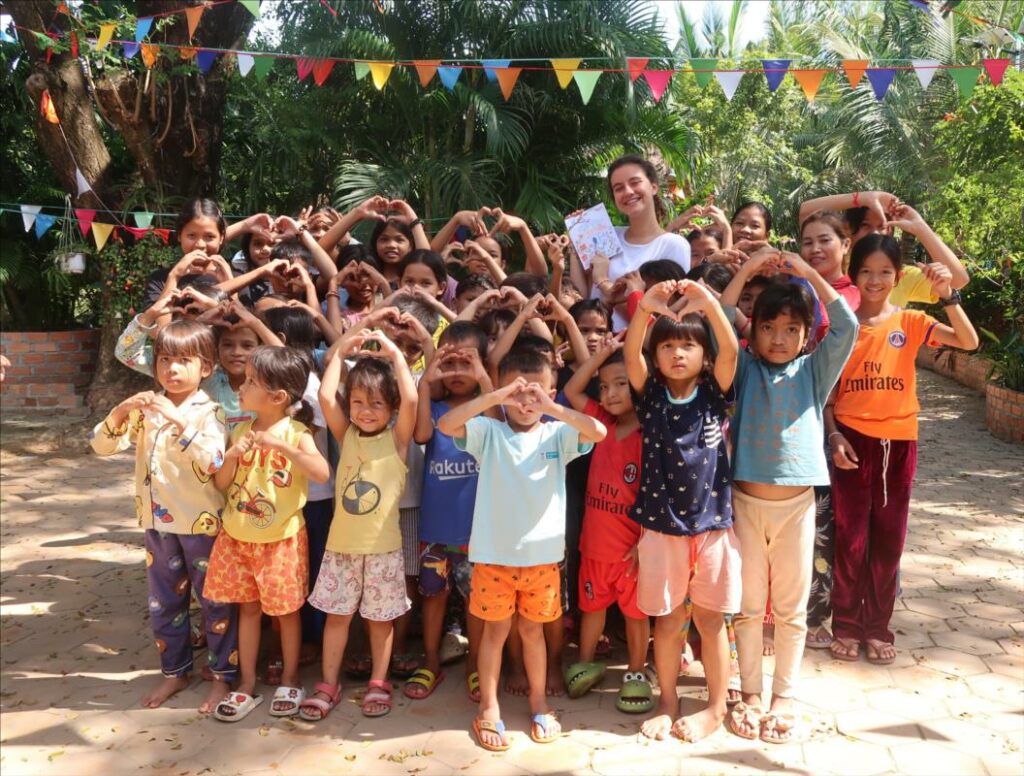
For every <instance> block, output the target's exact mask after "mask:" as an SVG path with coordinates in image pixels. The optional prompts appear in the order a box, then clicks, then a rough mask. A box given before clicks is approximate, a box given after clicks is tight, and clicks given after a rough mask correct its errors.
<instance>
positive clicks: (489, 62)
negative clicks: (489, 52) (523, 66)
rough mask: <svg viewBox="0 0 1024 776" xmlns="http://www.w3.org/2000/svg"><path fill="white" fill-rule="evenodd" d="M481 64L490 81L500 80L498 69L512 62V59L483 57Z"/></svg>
mask: <svg viewBox="0 0 1024 776" xmlns="http://www.w3.org/2000/svg"><path fill="white" fill-rule="evenodd" d="M480 64H481V65H483V66H484V74H485V75H486V76H487V80H488V81H497V80H498V70H500V69H501V68H505V67H508V66H509V65H511V64H512V60H511V59H481V60H480Z"/></svg>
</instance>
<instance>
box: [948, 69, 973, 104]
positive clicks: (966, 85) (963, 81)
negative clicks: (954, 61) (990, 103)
mask: <svg viewBox="0 0 1024 776" xmlns="http://www.w3.org/2000/svg"><path fill="white" fill-rule="evenodd" d="M946 72H947V73H949V76H950V78H952V79H953V80H954V81H956V85H957V88H959V89H960V96H961V97H963V98H964V99H965V100H969V99H970V98H971V94H973V92H974V85H975V84H976V83H978V76H979V75H981V68H980V67H950V68H947V69H946Z"/></svg>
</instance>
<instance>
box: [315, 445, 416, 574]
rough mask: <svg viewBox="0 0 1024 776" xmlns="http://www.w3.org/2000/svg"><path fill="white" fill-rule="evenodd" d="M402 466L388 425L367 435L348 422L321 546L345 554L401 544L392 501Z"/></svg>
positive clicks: (398, 490) (395, 502)
mask: <svg viewBox="0 0 1024 776" xmlns="http://www.w3.org/2000/svg"><path fill="white" fill-rule="evenodd" d="M407 471H408V470H407V469H406V466H405V464H404V463H403V462H402V459H401V458H399V457H398V450H397V449H396V448H395V435H394V432H393V431H392V430H391V429H390V428H387V429H385V430H384V431H382V432H380V433H379V434H377V435H375V436H371V437H368V436H362V435H360V433H359V429H357V428H356V427H355V426H354V425H350V426H349V427H348V431H346V432H345V438H344V439H343V440H342V443H341V460H340V461H339V462H338V474H337V477H336V479H335V483H336V485H335V487H336V492H335V496H334V520H333V521H332V522H331V532H330V534H329V535H328V537H327V549H328V550H330V551H331V552H344V553H349V554H351V555H375V554H378V553H382V552H392V551H393V550H398V549H401V547H402V534H401V531H400V530H399V528H398V501H399V499H400V498H401V496H402V491H403V490H405V478H406V473H407Z"/></svg>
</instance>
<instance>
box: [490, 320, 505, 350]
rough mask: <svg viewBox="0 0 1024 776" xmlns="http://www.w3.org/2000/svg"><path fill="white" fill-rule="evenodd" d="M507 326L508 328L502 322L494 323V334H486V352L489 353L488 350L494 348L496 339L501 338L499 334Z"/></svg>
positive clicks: (503, 331) (502, 332)
mask: <svg viewBox="0 0 1024 776" xmlns="http://www.w3.org/2000/svg"><path fill="white" fill-rule="evenodd" d="M507 328H508V325H507V324H505V323H503V322H502V323H497V324H495V327H494V334H489V335H488V336H487V353H488V354H490V352H491V351H492V350H494V346H495V345H497V344H498V340H500V339H501V335H502V334H504V333H505V329H507Z"/></svg>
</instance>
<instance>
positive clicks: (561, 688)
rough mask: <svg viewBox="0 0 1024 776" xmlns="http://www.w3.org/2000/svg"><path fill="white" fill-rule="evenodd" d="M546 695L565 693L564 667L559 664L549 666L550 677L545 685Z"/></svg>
mask: <svg viewBox="0 0 1024 776" xmlns="http://www.w3.org/2000/svg"><path fill="white" fill-rule="evenodd" d="M544 693H545V694H546V695H555V696H558V695H565V676H564V675H563V673H562V667H561V666H558V665H549V666H548V678H547V682H546V683H545V685H544Z"/></svg>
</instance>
